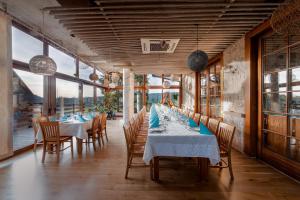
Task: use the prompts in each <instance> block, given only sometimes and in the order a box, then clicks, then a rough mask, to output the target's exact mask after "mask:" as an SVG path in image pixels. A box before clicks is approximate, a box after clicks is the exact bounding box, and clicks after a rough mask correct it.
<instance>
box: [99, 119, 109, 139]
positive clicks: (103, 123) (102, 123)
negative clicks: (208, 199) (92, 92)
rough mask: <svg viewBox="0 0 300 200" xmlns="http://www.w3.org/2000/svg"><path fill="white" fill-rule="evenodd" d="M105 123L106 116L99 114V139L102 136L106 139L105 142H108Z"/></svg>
mask: <svg viewBox="0 0 300 200" xmlns="http://www.w3.org/2000/svg"><path fill="white" fill-rule="evenodd" d="M106 123H107V114H106V113H102V114H101V137H103V134H104V135H105V137H106V142H108V137H107V130H106Z"/></svg>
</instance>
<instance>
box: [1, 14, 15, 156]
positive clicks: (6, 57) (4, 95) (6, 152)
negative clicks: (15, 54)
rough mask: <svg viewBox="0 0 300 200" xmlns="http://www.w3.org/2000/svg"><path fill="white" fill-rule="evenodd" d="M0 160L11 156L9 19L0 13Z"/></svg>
mask: <svg viewBox="0 0 300 200" xmlns="http://www.w3.org/2000/svg"><path fill="white" fill-rule="evenodd" d="M0 33H1V34H0V46H1V51H0V82H1V90H0V113H1V118H0V127H1V131H0V160H1V159H4V158H7V157H9V156H11V155H12V154H13V145H12V132H13V87H12V73H13V72H12V55H11V52H12V47H11V18H10V17H9V16H8V15H7V14H6V13H4V12H2V11H0Z"/></svg>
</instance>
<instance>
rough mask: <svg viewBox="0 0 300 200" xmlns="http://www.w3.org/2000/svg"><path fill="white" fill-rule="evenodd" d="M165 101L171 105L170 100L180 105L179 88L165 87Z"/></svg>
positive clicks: (175, 104)
mask: <svg viewBox="0 0 300 200" xmlns="http://www.w3.org/2000/svg"><path fill="white" fill-rule="evenodd" d="M163 96H164V98H165V101H164V103H165V104H167V105H170V104H169V103H168V101H169V102H170V103H171V104H173V105H174V106H177V107H178V106H179V89H163Z"/></svg>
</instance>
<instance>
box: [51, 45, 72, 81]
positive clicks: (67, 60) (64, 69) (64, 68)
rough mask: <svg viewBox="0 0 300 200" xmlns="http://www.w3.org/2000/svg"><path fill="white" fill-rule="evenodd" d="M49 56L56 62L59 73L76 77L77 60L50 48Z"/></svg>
mask: <svg viewBox="0 0 300 200" xmlns="http://www.w3.org/2000/svg"><path fill="white" fill-rule="evenodd" d="M49 56H50V57H51V58H52V59H53V60H54V61H55V62H56V65H57V72H59V73H62V74H67V75H69V76H75V74H76V63H75V58H73V57H71V56H69V55H67V54H66V53H64V52H62V51H60V50H58V49H56V48H54V47H52V46H49Z"/></svg>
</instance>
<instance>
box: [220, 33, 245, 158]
mask: <svg viewBox="0 0 300 200" xmlns="http://www.w3.org/2000/svg"><path fill="white" fill-rule="evenodd" d="M223 61H224V70H223V73H224V79H223V81H224V82H223V83H224V89H223V116H224V122H226V123H229V124H233V125H235V126H236V132H235V137H234V140H233V147H234V148H235V149H237V150H239V151H241V152H242V151H243V147H244V145H243V144H244V137H243V136H244V125H245V117H244V116H245V81H246V79H247V64H246V62H245V38H244V37H243V38H241V39H239V40H238V41H236V42H235V43H234V44H233V45H231V46H229V47H228V48H227V49H226V50H225V51H224V52H223Z"/></svg>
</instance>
